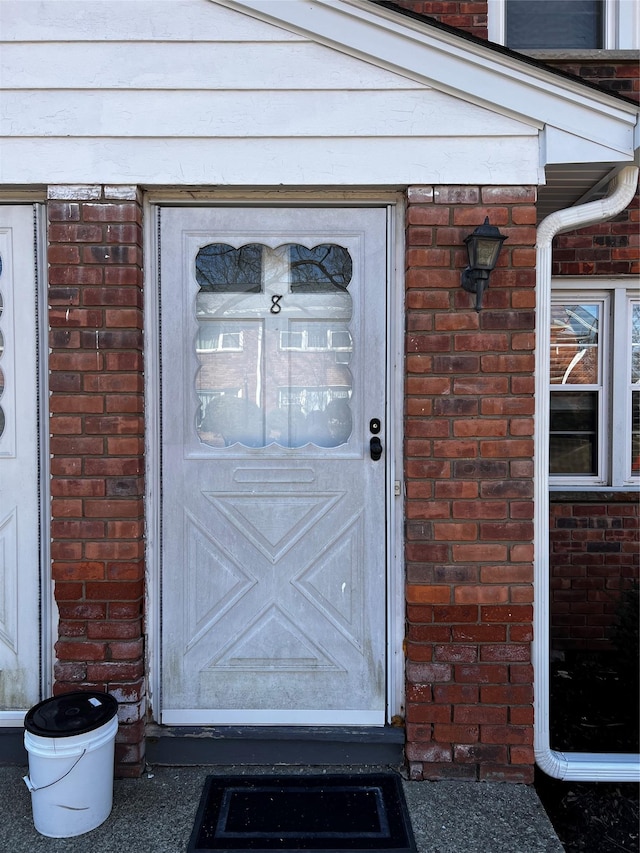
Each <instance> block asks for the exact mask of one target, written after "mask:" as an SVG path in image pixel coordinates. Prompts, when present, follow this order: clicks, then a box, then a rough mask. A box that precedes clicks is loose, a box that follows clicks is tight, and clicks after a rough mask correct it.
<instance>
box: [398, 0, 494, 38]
mask: <svg viewBox="0 0 640 853" xmlns="http://www.w3.org/2000/svg"><path fill="white" fill-rule="evenodd" d="M394 5H395V6H399V7H400V8H402V9H407V10H409V11H410V12H415V13H416V14H418V15H426V16H427V17H430V18H434V19H435V20H436V21H440V22H441V23H443V24H447V25H448V26H450V27H457V28H458V29H460V30H465V32H468V33H471V35H474V36H478V38H484V39H486V38H487V3H486V0H479V2H471V0H395V2H394Z"/></svg>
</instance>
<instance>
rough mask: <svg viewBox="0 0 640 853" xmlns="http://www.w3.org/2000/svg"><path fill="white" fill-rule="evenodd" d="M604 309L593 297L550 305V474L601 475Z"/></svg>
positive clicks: (555, 302) (556, 302)
mask: <svg viewBox="0 0 640 853" xmlns="http://www.w3.org/2000/svg"><path fill="white" fill-rule="evenodd" d="M602 309H603V303H601V302H596V301H593V302H586V301H585V302H578V301H568V300H567V301H566V302H563V303H560V302H558V301H554V302H553V303H552V305H551V334H550V353H549V372H550V383H551V401H550V422H549V429H550V431H549V473H550V474H555V475H564V476H571V475H575V476H577V477H596V476H597V475H598V474H599V456H598V443H599V434H598V425H599V406H600V393H601V372H602V371H601V367H600V365H601V352H600V345H601V332H600V322H601V316H602ZM586 386H589V390H587V387H586ZM560 388H561V389H562V390H560ZM556 389H558V390H556Z"/></svg>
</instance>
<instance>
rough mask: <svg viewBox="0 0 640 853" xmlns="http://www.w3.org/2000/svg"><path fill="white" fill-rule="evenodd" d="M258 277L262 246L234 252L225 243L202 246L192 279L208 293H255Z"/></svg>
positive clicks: (259, 283)
mask: <svg viewBox="0 0 640 853" xmlns="http://www.w3.org/2000/svg"><path fill="white" fill-rule="evenodd" d="M261 275H262V246H260V245H258V244H257V243H249V244H248V245H246V246H241V247H240V248H239V249H234V248H233V246H229V245H227V244H226V243H211V244H210V245H208V246H203V247H202V249H200V251H199V252H198V255H197V257H196V279H197V281H198V284H199V285H200V290H201V291H204V292H209V293H250V292H254V293H257V292H259V291H260V286H261V281H262V279H261Z"/></svg>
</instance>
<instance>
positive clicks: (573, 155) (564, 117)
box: [212, 0, 638, 166]
mask: <svg viewBox="0 0 640 853" xmlns="http://www.w3.org/2000/svg"><path fill="white" fill-rule="evenodd" d="M212 2H215V3H218V4H219V5H223V6H228V7H230V8H233V9H236V10H238V11H241V12H244V13H245V14H248V15H251V16H253V17H257V18H259V19H261V20H263V21H266V22H269V23H272V24H276V25H278V26H281V27H285V28H287V29H290V30H293V31H295V32H297V33H299V34H303V35H305V36H307V37H308V38H310V39H312V40H315V41H319V42H321V43H323V44H325V45H327V46H329V47H332V48H334V49H335V50H338V51H341V52H343V53H346V54H348V55H351V56H355V57H359V58H360V59H363V60H365V61H367V62H371V63H373V64H374V65H378V66H381V67H384V68H387V69H388V70H390V71H393V72H395V73H397V74H402V75H403V76H405V77H407V78H409V79H411V80H415V81H418V82H422V83H425V84H427V85H429V86H433V87H434V88H436V89H439V90H440V91H443V92H447V93H449V94H452V95H454V96H455V97H457V98H460V99H462V100H465V101H470V102H472V103H475V104H478V105H480V106H483V107H487V108H489V109H492V110H494V111H496V112H500V113H503V114H504V115H509V116H511V117H513V118H516V119H518V120H520V121H524V122H527V123H529V124H530V125H532V126H534V127H537V128H538V129H540V130H542V129H543V128H545V127H546V128H548V130H547V133H546V139H545V140H544V144H543V145H542V146H541V158H542V160H541V165H543V166H544V165H546V163H561V162H565V163H566V162H573V163H576V162H598V161H601V162H604V161H607V162H616V161H619V162H625V161H629V160H630V159H631V158H632V157H633V151H634V129H635V128H636V127H637V124H638V110H637V108H636V107H635V106H634V105H633V104H629V105H628V106H627V105H626V104H625V103H624V102H622V101H621V100H619V99H617V98H615V97H613V96H610V95H608V94H607V93H605V92H602V93H601V92H598V91H595V90H592V89H589V88H588V87H586V86H583V85H582V84H581V83H580V82H578V81H576V82H574V81H572V80H570V79H565V78H562V77H560V76H559V75H557V74H554V73H553V72H552V71H548V70H547V69H545V68H538V67H535V66H532V65H529V64H527V63H524V62H520V61H519V60H518V59H517V58H514V57H512V56H509V55H506V54H503V53H500V52H498V51H496V50H493V49H492V48H491V47H490V46H484V45H482V44H477V43H476V42H473V41H469V40H467V39H465V38H464V37H462V36H457V35H455V34H452V33H449V32H447V31H444V30H440V29H438V28H435V27H431V26H429V25H428V24H426V23H425V24H423V23H422V22H420V21H417V20H415V19H413V18H409V17H403V16H402V15H401V14H400V13H399V12H393V11H390V10H388V9H387V8H385V7H381V6H377V5H374V4H373V3H371V2H370V0H212Z"/></svg>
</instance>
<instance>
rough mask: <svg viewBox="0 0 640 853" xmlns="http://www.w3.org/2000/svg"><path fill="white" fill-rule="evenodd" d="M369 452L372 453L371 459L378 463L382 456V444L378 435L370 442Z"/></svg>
mask: <svg viewBox="0 0 640 853" xmlns="http://www.w3.org/2000/svg"><path fill="white" fill-rule="evenodd" d="M369 452H370V453H371V458H372V459H373V461H374V462H377V461H378V459H380V457H381V456H382V442H381V441H380V439H379V438H378V436H377V435H374V436H373V438H372V439H371V440H370V441H369Z"/></svg>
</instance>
